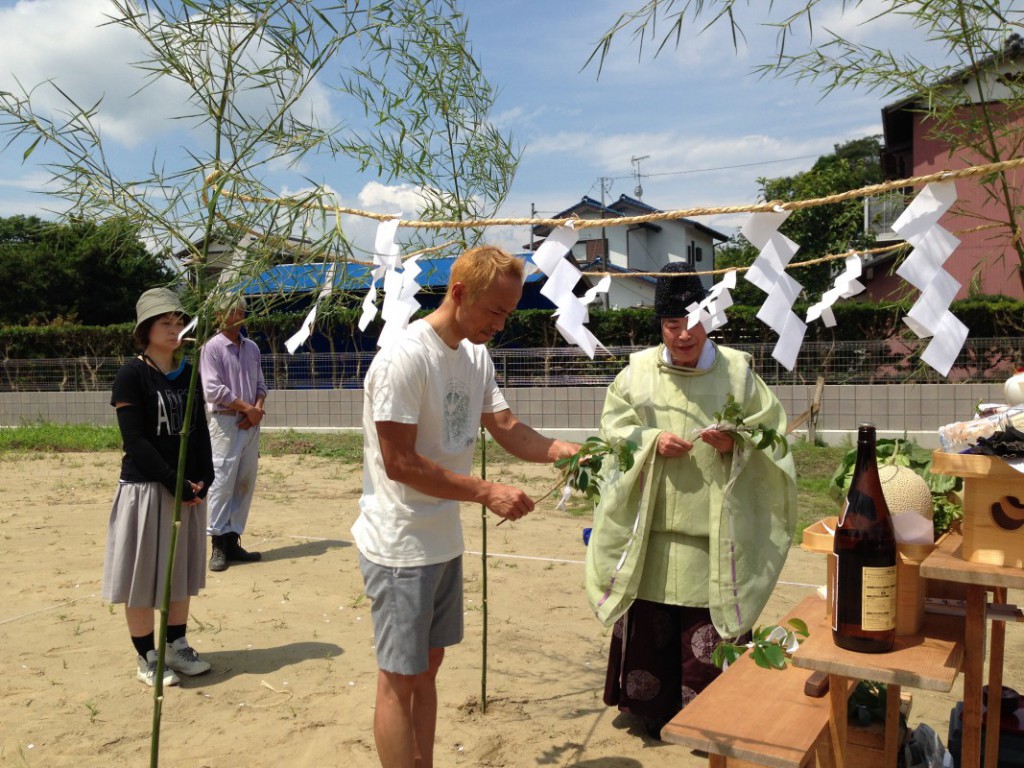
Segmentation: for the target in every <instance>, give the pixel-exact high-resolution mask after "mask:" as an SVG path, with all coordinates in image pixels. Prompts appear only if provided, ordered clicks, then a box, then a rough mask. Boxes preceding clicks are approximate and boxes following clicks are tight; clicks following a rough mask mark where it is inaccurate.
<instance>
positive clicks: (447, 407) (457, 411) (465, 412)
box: [443, 379, 476, 451]
mask: <svg viewBox="0 0 1024 768" xmlns="http://www.w3.org/2000/svg"><path fill="white" fill-rule="evenodd" d="M469 423H470V418H469V390H468V389H467V388H466V383H465V382H464V381H460V380H459V379H448V381H447V382H445V386H444V443H443V446H444V449H445V450H446V451H461V450H462V449H463V448H465V447H466V446H467V445H468V444H469V443H471V442H473V440H474V439H475V438H476V435H474V434H473V430H471V429H470V426H469Z"/></svg>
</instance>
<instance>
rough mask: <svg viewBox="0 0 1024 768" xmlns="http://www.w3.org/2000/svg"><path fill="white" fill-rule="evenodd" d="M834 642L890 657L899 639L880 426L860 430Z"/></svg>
mask: <svg viewBox="0 0 1024 768" xmlns="http://www.w3.org/2000/svg"><path fill="white" fill-rule="evenodd" d="M833 551H834V552H835V555H836V570H835V580H834V581H833V583H832V599H833V604H832V637H833V639H834V640H835V643H836V645H838V646H839V647H840V648H847V649H849V650H851V651H860V652H862V653H885V652H886V651H889V650H891V649H892V644H893V640H894V639H895V637H896V537H895V535H894V533H893V528H892V518H891V517H890V516H889V507H888V505H887V504H886V503H885V497H884V496H883V495H882V484H881V483H880V482H879V480H878V459H877V457H876V455H875V427H874V425H872V424H861V425H860V427H859V428H858V430H857V465H856V467H855V468H854V471H853V479H852V480H851V482H850V491H849V493H848V494H847V496H846V506H845V507H844V508H843V513H842V515H841V516H840V517H839V525H838V526H837V527H836V536H835V544H834V547H833Z"/></svg>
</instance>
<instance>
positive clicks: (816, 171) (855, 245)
mask: <svg viewBox="0 0 1024 768" xmlns="http://www.w3.org/2000/svg"><path fill="white" fill-rule="evenodd" d="M880 181H882V167H881V146H880V143H879V137H878V136H869V137H867V138H863V139H855V140H854V141H851V142H848V143H846V144H842V145H836V147H835V153H834V154H831V155H824V156H822V157H820V158H818V160H816V161H815V163H814V165H813V166H812V167H811V169H810V170H808V171H804V172H802V173H798V174H796V175H794V176H783V177H779V178H774V179H767V178H762V179H758V182H759V183H760V184H761V189H762V191H763V194H764V198H765V200H771V201H776V200H778V201H782V202H787V201H790V200H808V199H813V198H821V197H828V196H829V195H834V194H837V193H839V192H848V191H849V190H851V189H860V188H861V187H865V186H868V185H869V184H877V183H878V182H880ZM779 231H780V232H782V234H784V235H786V237H788V238H790V239H791V240H793V241H794V242H795V243H798V244H799V245H800V251H799V252H798V253H797V255H796V259H795V260H797V261H807V260H810V259H816V258H821V257H822V256H828V255H831V254H838V253H845V252H846V251H849V250H858V249H864V248H868V247H870V246H871V245H872V241H873V238H872V237H871V236H870V235H869V234H867V233H866V232H865V231H864V204H863V201H862V200H858V199H852V200H846V201H844V202H840V203H830V204H828V205H819V206H815V207H813V208H802V209H800V210H798V211H794V212H793V213H792V214H790V216H789V218H788V219H786V221H785V222H784V223H783V225H782V226H781V227H780V228H779ZM833 266H834V264H832V263H831V262H825V263H822V264H815V265H812V266H809V267H804V268H802V269H800V270H799V272H798V273H797V274H795V275H794V277H795V278H796V279H797V280H799V281H800V283H801V284H802V285H803V286H804V290H805V291H806V292H807V294H808V295H810V296H813V297H815V298H817V297H818V296H820V295H821V294H822V293H824V292H825V291H827V290H828V289H829V288H831V287H832V285H831V283H832V277H831V272H832V268H833Z"/></svg>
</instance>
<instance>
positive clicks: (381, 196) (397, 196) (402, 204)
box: [359, 181, 423, 218]
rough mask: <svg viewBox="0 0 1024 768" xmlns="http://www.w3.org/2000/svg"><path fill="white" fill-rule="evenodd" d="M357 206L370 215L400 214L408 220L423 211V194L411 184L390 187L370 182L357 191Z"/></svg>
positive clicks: (377, 182)
mask: <svg viewBox="0 0 1024 768" xmlns="http://www.w3.org/2000/svg"><path fill="white" fill-rule="evenodd" d="M359 206H360V207H361V208H362V209H363V210H367V211H370V212H372V213H402V214H403V215H404V216H405V218H408V217H409V216H410V215H411V214H414V213H418V212H419V211H421V210H422V209H423V193H422V192H421V191H420V189H419V187H414V186H413V185H412V184H398V185H397V186H391V185H388V184H381V183H380V182H379V181H371V182H369V183H368V184H366V185H364V186H363V188H362V189H361V190H360V191H359Z"/></svg>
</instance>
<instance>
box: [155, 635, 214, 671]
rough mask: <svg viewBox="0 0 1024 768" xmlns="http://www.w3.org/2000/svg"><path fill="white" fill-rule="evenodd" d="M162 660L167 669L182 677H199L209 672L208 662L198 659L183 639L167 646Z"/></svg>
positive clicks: (193, 649) (196, 654)
mask: <svg viewBox="0 0 1024 768" xmlns="http://www.w3.org/2000/svg"><path fill="white" fill-rule="evenodd" d="M164 660H165V661H166V662H167V666H168V667H170V668H171V669H173V670H174V671H175V672H181V674H183V675H201V674H203V672H208V671H209V670H210V662H208V661H203V660H202V659H200V658H199V654H198V653H196V650H195V648H192V647H190V646H189V644H188V640H186V639H185V638H184V637H179V638H178V639H177V640H175V641H174V643H170V644H168V645H167V649H166V651H165V652H164Z"/></svg>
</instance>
